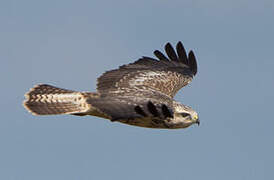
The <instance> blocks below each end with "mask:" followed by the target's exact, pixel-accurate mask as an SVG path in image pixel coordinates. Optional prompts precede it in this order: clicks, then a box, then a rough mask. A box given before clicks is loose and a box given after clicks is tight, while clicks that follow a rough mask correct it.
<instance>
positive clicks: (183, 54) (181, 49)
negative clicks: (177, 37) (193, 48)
mask: <svg viewBox="0 0 274 180" xmlns="http://www.w3.org/2000/svg"><path fill="white" fill-rule="evenodd" d="M176 50H177V54H178V56H179V60H180V61H181V62H182V63H184V64H186V65H188V60H187V54H186V50H185V48H184V45H183V43H182V42H181V41H179V42H178V43H177V45H176Z"/></svg>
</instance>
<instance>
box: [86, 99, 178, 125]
mask: <svg viewBox="0 0 274 180" xmlns="http://www.w3.org/2000/svg"><path fill="white" fill-rule="evenodd" d="M160 96H161V95H160V94H159V96H158V99H156V98H155V99H150V98H144V97H136V96H123V97H117V96H113V97H110V96H106V97H104V98H101V99H100V100H99V101H94V100H90V101H89V100H87V102H88V103H89V104H91V105H92V107H95V108H96V109H97V110H98V111H99V112H101V113H103V114H105V115H106V116H107V117H108V118H109V119H111V120H112V121H120V120H132V119H136V118H146V117H149V118H156V119H166V118H168V117H170V118H172V117H173V110H172V100H171V99H170V98H168V97H167V96H166V97H160Z"/></svg>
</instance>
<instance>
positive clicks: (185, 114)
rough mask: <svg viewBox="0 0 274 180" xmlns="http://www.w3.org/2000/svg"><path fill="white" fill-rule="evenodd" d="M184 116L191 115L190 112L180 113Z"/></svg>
mask: <svg viewBox="0 0 274 180" xmlns="http://www.w3.org/2000/svg"><path fill="white" fill-rule="evenodd" d="M180 114H181V115H182V116H183V117H187V116H189V115H190V114H188V113H180Z"/></svg>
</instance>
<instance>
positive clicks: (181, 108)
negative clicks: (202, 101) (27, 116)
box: [24, 42, 200, 129]
mask: <svg viewBox="0 0 274 180" xmlns="http://www.w3.org/2000/svg"><path fill="white" fill-rule="evenodd" d="M165 51H166V54H167V56H165V55H164V54H163V53H161V52H160V51H158V50H156V51H154V54H155V56H156V57H157V58H158V59H154V58H150V57H142V58H141V59H139V60H137V61H135V62H134V63H131V64H127V65H123V66H120V67H119V68H118V69H115V70H111V71H107V72H105V73H104V74H103V75H102V76H101V77H99V78H98V80H97V92H78V91H72V90H67V89H61V88H57V87H54V86H51V85H47V84H40V85H37V86H35V87H34V88H32V89H31V90H30V91H29V92H27V93H26V94H25V97H26V100H25V101H24V107H25V108H26V109H27V110H28V111H30V112H31V113H32V114H34V115H50V114H72V115H77V116H84V115H92V116H98V117H101V118H106V119H110V120H111V121H118V122H121V123H125V124H129V125H134V126H141V127H147V128H165V129H177V128H186V127H189V126H190V125H192V124H198V125H199V123H200V121H199V118H198V114H197V112H195V111H194V110H193V109H191V108H190V107H189V106H186V105H183V104H181V103H179V102H177V101H175V100H173V97H174V96H175V94H176V93H177V91H179V90H180V89H181V88H182V87H184V86H186V85H187V84H188V83H190V82H191V80H192V78H193V77H194V76H195V75H196V73H197V62H196V59H195V56H194V53H193V51H190V52H189V53H188V55H187V53H186V51H185V49H184V47H183V44H182V43H181V42H178V43H177V45H176V51H175V49H174V48H173V47H172V46H171V44H170V43H167V44H166V45H165ZM176 52H177V53H176Z"/></svg>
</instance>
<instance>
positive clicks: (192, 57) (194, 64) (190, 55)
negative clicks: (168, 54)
mask: <svg viewBox="0 0 274 180" xmlns="http://www.w3.org/2000/svg"><path fill="white" fill-rule="evenodd" d="M188 63H189V67H190V69H191V71H192V72H193V74H194V76H195V75H196V74H197V61H196V58H195V55H194V52H193V51H192V50H191V51H189V53H188Z"/></svg>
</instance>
